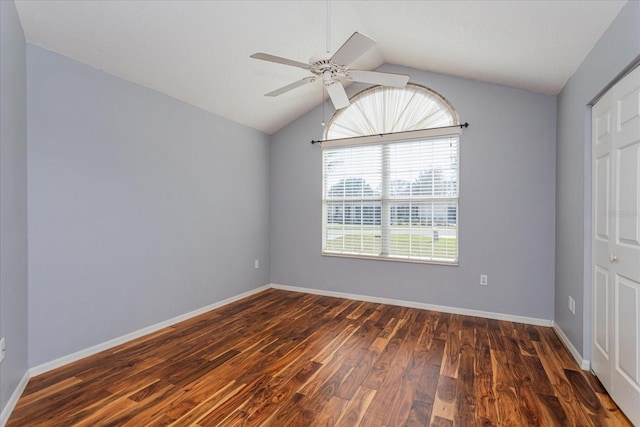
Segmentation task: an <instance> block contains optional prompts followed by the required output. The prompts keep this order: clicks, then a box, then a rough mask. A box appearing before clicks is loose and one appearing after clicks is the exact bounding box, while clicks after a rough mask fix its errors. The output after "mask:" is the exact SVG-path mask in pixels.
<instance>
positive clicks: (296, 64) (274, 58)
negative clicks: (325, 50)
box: [251, 52, 309, 70]
mask: <svg viewBox="0 0 640 427" xmlns="http://www.w3.org/2000/svg"><path fill="white" fill-rule="evenodd" d="M251 58H254V59H262V60H263V61H269V62H276V63H278V64H284V65H291V66H292V67H298V68H304V69H305V70H308V69H309V64H305V63H304V62H298V61H294V60H293V59H287V58H282V57H280V56H275V55H269V54H268V53H262V52H258V53H254V54H253V55H251Z"/></svg>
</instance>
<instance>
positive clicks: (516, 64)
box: [15, 0, 626, 134]
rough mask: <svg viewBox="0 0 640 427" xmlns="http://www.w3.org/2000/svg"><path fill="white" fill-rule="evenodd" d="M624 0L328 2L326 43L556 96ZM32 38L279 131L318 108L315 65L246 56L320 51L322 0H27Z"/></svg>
mask: <svg viewBox="0 0 640 427" xmlns="http://www.w3.org/2000/svg"><path fill="white" fill-rule="evenodd" d="M625 2H626V1H617V0H606V1H595V0H587V1H557V0H556V1H540V0H538V1H524V0H518V1H480V0H476V1H401V0H397V1H331V3H330V14H329V15H330V48H331V50H332V51H335V50H336V49H337V48H338V47H340V45H341V44H342V43H343V42H344V41H345V40H346V39H347V38H348V37H349V36H350V35H351V34H352V33H353V32H354V31H359V32H361V33H363V34H366V35H367V36H369V37H371V38H373V39H375V40H377V42H378V45H377V47H376V48H374V49H372V50H371V51H370V52H369V53H367V54H366V55H365V56H364V57H363V58H361V60H359V61H358V62H357V63H356V64H355V65H356V66H357V67H352V68H358V67H359V68H365V69H372V68H375V67H377V66H379V65H381V64H383V63H392V64H397V65H403V66H408V67H412V68H416V69H422V70H427V71H435V72H439V73H445V74H450V75H455V76H460V77H465V78H471V79H475V80H481V81H486V82H493V83H498V84H503V85H507V86H513V87H517V88H524V89H528V90H531V91H535V92H541V93H546V94H557V93H558V92H559V91H560V90H561V89H562V87H563V85H564V84H565V83H566V81H567V79H568V78H569V77H570V76H571V75H572V74H573V72H574V71H575V69H576V68H577V67H578V65H579V64H580V62H581V61H582V60H583V59H584V57H585V56H586V55H587V54H588V53H589V51H590V50H591V48H592V47H593V45H594V44H595V43H596V41H597V40H598V38H600V36H601V35H602V33H603V32H604V31H605V29H606V28H607V27H608V26H609V24H610V23H611V22H612V21H613V19H614V18H615V17H616V15H617V14H618V13H619V11H620V9H621V8H622V7H623V6H624V4H625ZM15 3H16V6H17V9H18V14H19V16H20V20H21V22H22V26H23V28H24V32H25V36H26V39H27V41H29V42H31V43H33V44H36V45H39V46H42V47H44V48H46V49H50V50H52V51H55V52H58V53H61V54H63V55H66V56H68V57H71V58H74V59H76V60H77V61H80V62H83V63H85V64H89V65H91V66H93V67H96V68H99V69H102V70H104V71H106V72H108V73H111V74H114V75H116V76H119V77H122V78H124V79H127V80H130V81H132V82H135V83H138V84H140V85H142V86H146V87H148V88H151V89H155V90H157V91H159V92H162V93H165V94H167V95H170V96H172V97H175V98H178V99H180V100H183V101H185V102H188V103H190V104H192V105H195V106H197V107H200V108H202V109H204V110H207V111H210V112H213V113H216V114H218V115H220V116H223V117H226V118H228V119H231V120H234V121H236V122H239V123H242V124H244V125H247V126H250V127H252V128H255V129H258V130H261V131H264V132H266V133H269V134H272V133H274V132H276V131H277V130H279V129H281V128H282V127H283V126H285V125H286V124H288V123H290V122H291V121H293V120H294V119H296V118H297V117H299V116H301V115H303V114H304V113H305V112H307V111H309V110H311V109H312V108H314V107H315V106H317V105H319V104H320V102H321V99H322V89H321V85H320V83H319V82H316V83H314V84H310V85H307V86H305V87H302V88H299V89H296V90H294V91H292V92H289V93H287V94H284V95H281V96H279V97H277V98H267V97H264V96H263V94H264V93H267V92H270V91H272V90H274V89H277V88H279V87H281V86H284V85H286V84H288V83H291V82H293V81H295V80H298V79H301V78H303V77H305V76H307V75H309V74H307V72H306V71H305V70H303V69H298V68H293V67H287V66H284V65H279V64H273V63H268V62H264V61H259V60H255V59H251V58H249V55H251V54H252V53H255V52H267V53H271V54H274V55H278V56H284V57H287V58H290V59H294V60H298V61H302V62H307V60H308V59H309V57H311V56H312V55H315V54H317V53H321V52H324V50H325V43H326V28H327V25H326V2H325V1H320V0H316V1H169V0H160V1H151V0H144V1H131V0H129V1H122V0H116V1H106V0H101V1H98V0H72V1H51V0H46V1H33V0H29V1H21V0H17V1H16V2H15Z"/></svg>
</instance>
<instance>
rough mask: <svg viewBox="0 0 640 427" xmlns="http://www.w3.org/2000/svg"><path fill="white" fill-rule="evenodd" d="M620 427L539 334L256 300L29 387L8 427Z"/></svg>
mask: <svg viewBox="0 0 640 427" xmlns="http://www.w3.org/2000/svg"><path fill="white" fill-rule="evenodd" d="M122 425H126V426H167V425H171V426H216V425H223V426H236V425H238V426H239V425H243V426H258V425H265V426H277V427H280V426H305V427H306V426H356V425H362V426H376V427H380V426H389V427H391V426H463V427H466V426H490V425H495V426H526V425H530V426H574V425H575V426H594V427H595V426H626V425H630V424H629V422H628V421H627V420H626V419H625V418H624V416H623V415H622V413H621V412H620V411H619V409H618V408H617V407H616V405H615V404H614V403H613V402H612V401H611V399H610V398H609V396H608V395H607V394H606V392H605V391H604V390H603V389H602V388H601V386H600V384H599V383H598V381H597V379H596V378H595V377H593V376H592V375H591V374H589V373H586V372H583V371H581V370H580V369H579V368H578V366H577V365H576V363H575V362H574V361H573V359H572V358H571V356H570V354H569V353H568V352H567V350H566V349H565V348H564V347H563V345H562V343H561V342H560V340H559V339H558V337H557V336H556V335H555V333H554V331H553V330H552V329H551V328H545V327H538V326H529V325H523V324H519V323H511V322H506V321H497V320H488V319H482V318H476V317H467V316H458V315H451V314H445V313H439V312H433V311H425V310H418V309H412V308H405V307H398V306H390V305H385V304H376V303H369V302H361V301H353V300H347V299H340V298H331V297H323V296H317V295H309V294H303V293H296V292H286V291H281V290H273V289H270V290H267V291H264V292H261V293H259V294H256V295H253V296H251V297H248V298H245V299H243V300H240V301H238V302H235V303H232V304H230V305H227V306H224V307H222V308H219V309H217V310H213V311H211V312H208V313H206V314H203V315H201V316H198V317H195V318H192V319H190V320H187V321H185V322H182V323H180V324H177V325H174V326H172V327H168V328H165V329H162V330H160V331H158V332H155V333H153V334H150V335H148V336H145V337H143V338H140V339H137V340H135V341H132V342H129V343H126V344H123V345H121V346H118V347H115V348H112V349H110V350H107V351H104V352H101V353H99V354H96V355H93V356H90V357H88V358H86V359H83V360H81V361H78V362H75V363H72V364H70V365H67V366H64V367H61V368H59V369H56V370H54V371H51V372H47V373H45V374H43V375H40V376H38V377H34V378H32V379H31V380H30V381H29V384H28V386H27V388H26V390H25V392H24V394H23V396H22V397H21V398H20V400H19V402H18V404H17V406H16V408H15V410H14V412H13V414H12V416H11V418H10V419H9V422H8V426H10V427H13V426H122Z"/></svg>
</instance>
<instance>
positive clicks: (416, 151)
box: [322, 84, 460, 264]
mask: <svg viewBox="0 0 640 427" xmlns="http://www.w3.org/2000/svg"><path fill="white" fill-rule="evenodd" d="M457 124H458V118H457V114H456V112H455V110H454V109H453V107H452V106H451V105H450V104H449V103H448V102H447V101H446V100H445V99H444V98H442V97H441V96H440V95H438V94H437V93H435V92H433V91H431V90H429V89H427V88H424V87H422V86H418V85H411V84H410V85H407V87H405V88H403V89H396V88H388V87H374V88H371V89H367V90H365V91H363V92H361V93H359V94H358V95H356V96H355V97H354V98H352V100H351V105H350V106H349V107H347V108H345V109H342V110H339V111H338V112H336V114H335V115H334V116H333V117H332V119H331V121H330V122H329V123H328V125H327V128H326V129H325V140H327V141H325V142H323V144H322V153H323V154H322V158H323V167H322V171H323V172H322V173H323V239H322V245H323V254H325V255H335V256H351V257H364V258H376V259H391V260H404V261H413V262H431V263H441V264H457V263H458V157H459V134H460V131H459V127H456V125H457ZM431 128H438V129H434V130H432V131H424V132H420V131H418V130H420V129H431ZM407 131H414V132H407ZM396 132H402V133H396ZM387 133H393V134H392V135H385V137H384V138H383V137H381V136H378V135H380V134H387ZM367 135H375V136H374V137H371V138H353V137H357V136H367ZM345 138H347V139H345Z"/></svg>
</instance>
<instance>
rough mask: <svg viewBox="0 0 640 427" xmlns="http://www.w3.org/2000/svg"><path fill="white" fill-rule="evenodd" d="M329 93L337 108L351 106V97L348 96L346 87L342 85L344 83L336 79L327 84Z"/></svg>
mask: <svg viewBox="0 0 640 427" xmlns="http://www.w3.org/2000/svg"><path fill="white" fill-rule="evenodd" d="M327 93H328V94H329V97H330V98H331V102H333V106H334V107H335V108H336V110H339V109H341V108H344V107H348V106H349V104H350V102H349V98H348V97H347V92H345V91H344V87H342V83H340V82H337V81H334V82H333V83H331V84H329V85H327Z"/></svg>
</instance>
